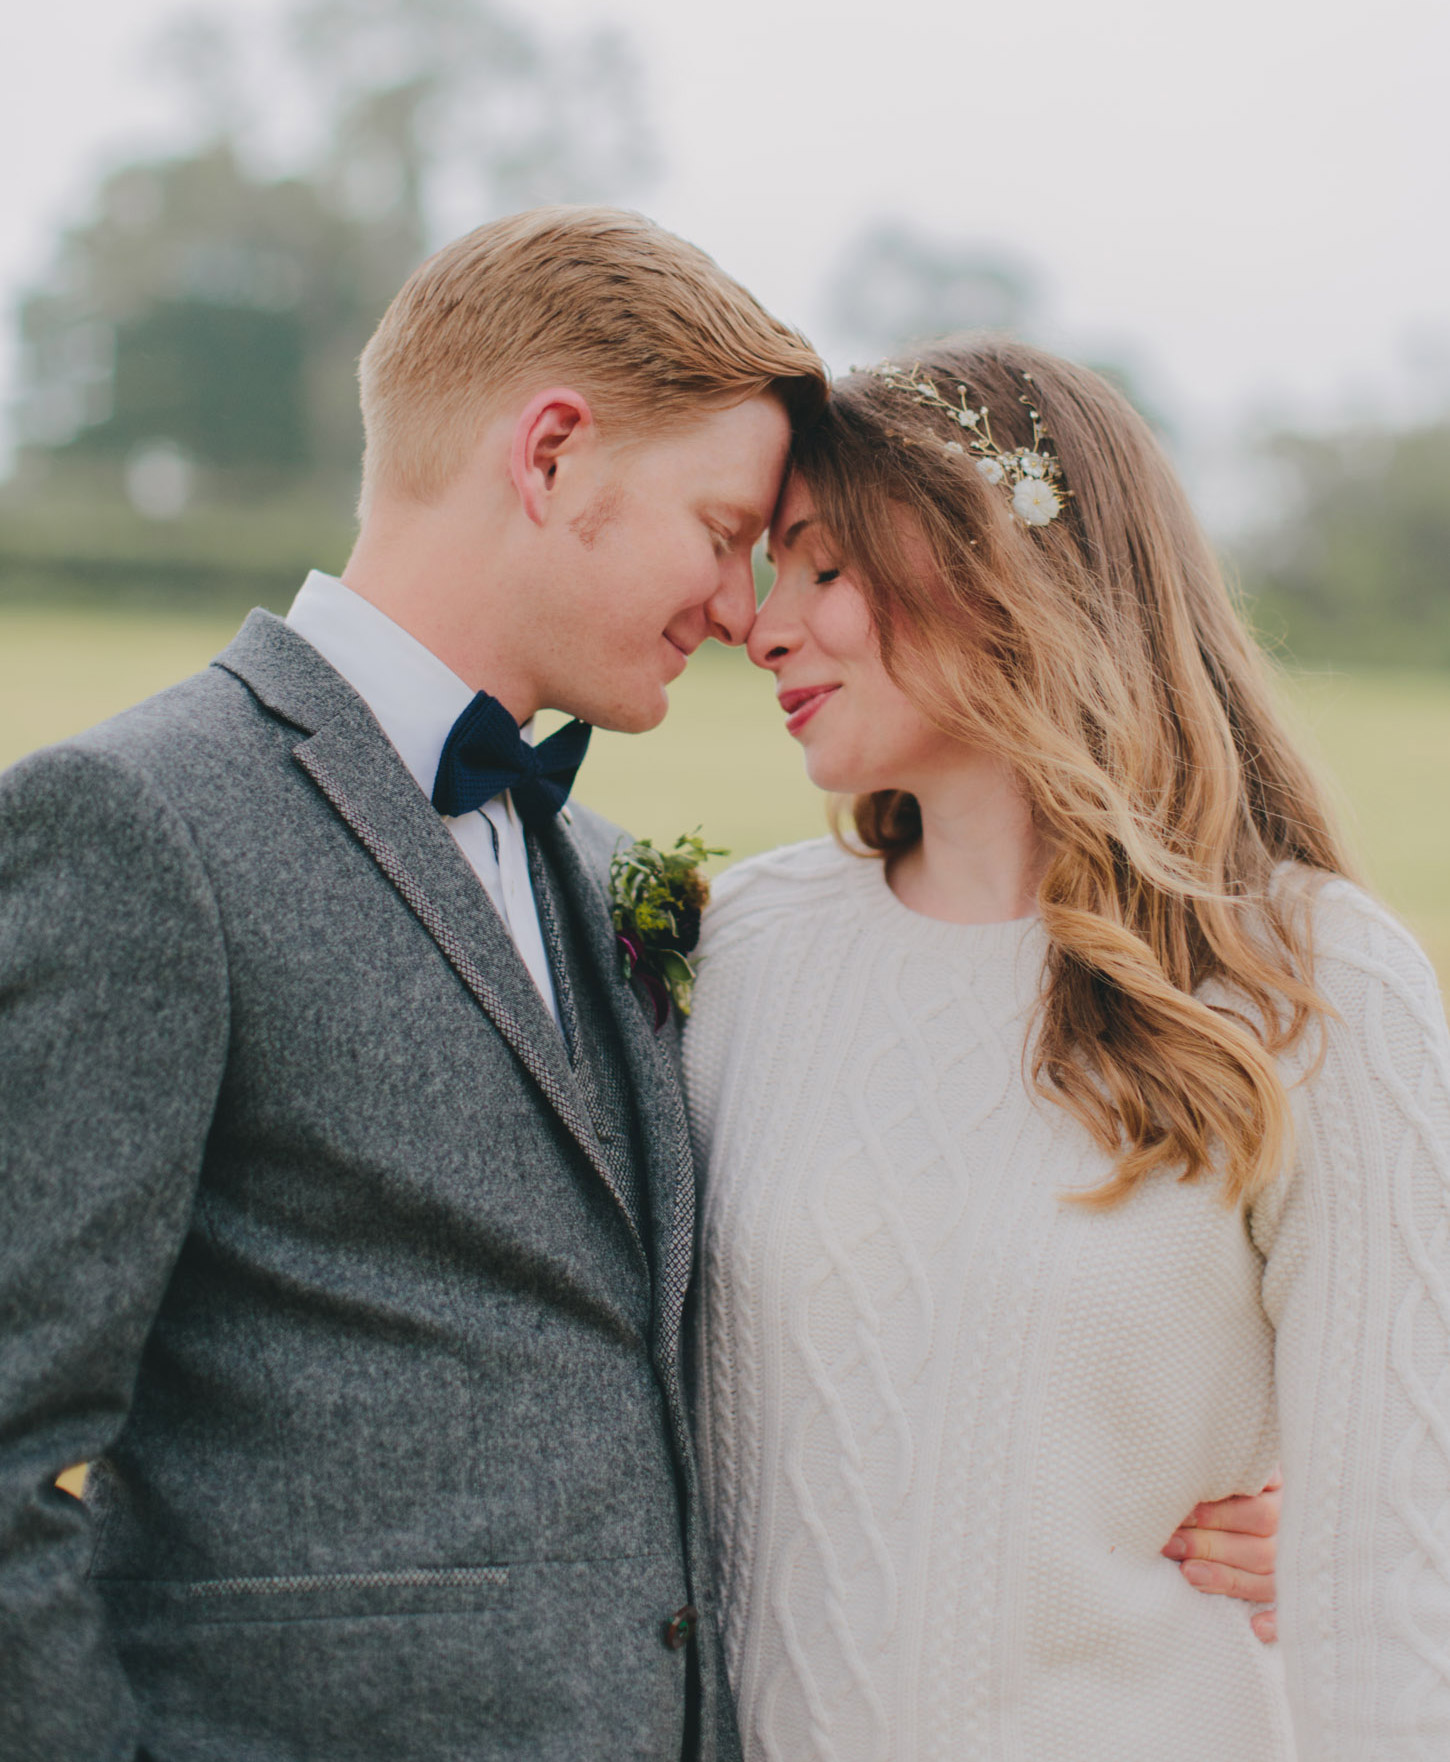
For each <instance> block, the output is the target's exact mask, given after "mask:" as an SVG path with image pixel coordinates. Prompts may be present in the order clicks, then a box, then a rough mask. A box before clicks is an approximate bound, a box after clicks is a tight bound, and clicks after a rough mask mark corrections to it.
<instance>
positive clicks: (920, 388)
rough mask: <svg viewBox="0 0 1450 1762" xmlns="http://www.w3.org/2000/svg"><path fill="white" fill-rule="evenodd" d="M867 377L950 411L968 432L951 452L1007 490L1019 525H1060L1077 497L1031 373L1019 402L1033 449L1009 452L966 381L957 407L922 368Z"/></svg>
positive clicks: (885, 365)
mask: <svg viewBox="0 0 1450 1762" xmlns="http://www.w3.org/2000/svg"><path fill="white" fill-rule="evenodd" d="M866 371H867V372H868V373H873V374H875V376H876V377H877V379H879V380H882V381H884V383H885V384H887V385H889V386H890V387H891V388H892V390H893V391H898V392H911V393H912V394H913V395H914V397H915V398H916V401H917V403H918V404H925V405H927V406H928V407H929V408H930V409H933V410H945V411H946V413H947V415H948V416H950V417H951V419H952V421H953V422H955V423H956V424H957V426H958V427H959V428H960V429H961V430H962V439H961V440H949V441H945V442H943V443H942V444H943V446H944V447H945V449H946V451H947V452H949V453H962V454H968V453H974V454H975V455H976V459H975V461H974V463H975V464H976V467H977V470H978V471H979V472H981V474H982V476H983V477H985V478H986V480H987V482H988V483H1000V484H1005V485H1006V487H1007V489H1008V490H1009V491H1010V492H1011V496H1012V514H1013V517H1014V519H1017V520H1020V521H1021V522H1022V524H1023V525H1024V526H1050V525H1051V524H1052V522H1053V521H1054V520H1056V518H1057V516H1058V515H1059V514H1060V513H1061V512H1062V504H1063V503H1064V502H1065V501H1066V500H1067V498H1068V497H1069V496H1070V495H1071V494H1072V491H1071V490H1070V489H1069V488H1068V487H1067V485H1066V484H1065V483H1064V482H1063V481H1062V465H1061V464H1060V462H1059V461H1058V457H1057V454H1056V453H1055V452H1054V451H1053V448H1052V442H1051V440H1050V439H1049V438H1048V436H1047V435H1046V434H1045V433H1044V432H1043V428H1042V417H1041V416H1040V415H1039V414H1038V411H1037V406H1036V404H1035V403H1034V401H1033V397H1032V390H1031V387H1032V375H1031V374H1030V373H1024V374H1023V375H1022V377H1023V379H1024V380H1026V382H1027V385H1028V388H1029V389H1028V390H1027V391H1025V392H1023V393H1022V394H1021V397H1020V399H1019V402H1020V403H1021V404H1022V406H1023V408H1024V409H1025V410H1026V412H1027V414H1028V415H1029V416H1030V417H1031V418H1032V444H1031V446H1026V447H1013V448H1011V449H1010V450H1009V449H1007V448H1004V447H999V446H998V445H997V443H996V441H994V440H993V439H992V418H991V417H990V416H989V415H988V413H987V406H986V405H985V404H970V403H968V402H967V388H966V387H965V386H964V385H963V384H962V382H961V381H960V380H953V381H952V384H953V385H954V386H955V387H956V389H957V396H956V401H955V402H953V401H952V399H951V398H947V397H943V396H942V394H941V393H940V392H939V391H938V390H937V388H936V382H935V381H934V380H932V379H930V378H928V377H927V375H926V374H924V373H923V372H922V371H921V366H920V364H919V363H918V364H917V365H915V366H913V367H912V368H911V371H910V372H907V371H906V370H905V369H904V368H901V367H896V366H893V365H892V363H891V362H889V361H882V362H881V363H880V364H879V365H878V366H876V367H868V368H867V369H866Z"/></svg>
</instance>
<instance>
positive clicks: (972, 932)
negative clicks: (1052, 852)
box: [853, 857, 1046, 957]
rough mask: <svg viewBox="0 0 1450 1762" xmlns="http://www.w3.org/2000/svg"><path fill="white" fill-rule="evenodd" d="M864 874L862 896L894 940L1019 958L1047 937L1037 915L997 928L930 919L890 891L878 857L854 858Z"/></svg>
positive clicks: (1006, 921) (1005, 921) (1010, 920)
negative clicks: (1017, 955)
mask: <svg viewBox="0 0 1450 1762" xmlns="http://www.w3.org/2000/svg"><path fill="white" fill-rule="evenodd" d="M853 860H854V861H856V862H858V863H859V865H860V867H861V868H862V869H863V870H864V871H865V874H864V875H863V876H862V877H861V880H862V893H863V896H864V898H865V901H866V904H867V905H868V907H869V909H870V910H871V911H872V912H873V913H874V914H875V915H876V918H877V921H878V922H880V923H882V924H884V925H889V926H890V927H891V932H892V934H893V935H894V936H897V937H900V938H901V939H902V940H904V941H909V942H910V943H911V945H912V946H915V947H926V948H930V949H934V950H938V951H940V952H942V953H944V954H945V953H950V952H959V953H969V954H971V955H973V956H977V957H980V956H982V955H989V954H1016V953H1018V952H1019V951H1020V950H1021V949H1023V948H1024V947H1026V946H1027V945H1028V944H1029V943H1030V942H1033V941H1037V940H1040V939H1042V938H1044V937H1045V936H1046V931H1045V930H1044V929H1043V926H1042V919H1041V917H1040V916H1038V914H1037V913H1035V912H1034V913H1033V914H1032V915H1031V916H1030V917H1026V918H1006V919H1003V920H1002V921H1001V922H999V923H996V924H957V923H954V922H953V921H952V920H951V919H949V918H931V917H928V916H927V915H926V914H925V913H924V912H917V911H913V910H912V908H911V907H910V906H909V905H904V904H903V903H902V901H901V900H899V899H898V898H897V897H896V895H895V894H894V893H893V892H892V891H891V884H890V882H889V881H888V880H887V879H886V864H885V862H884V861H883V860H882V859H881V858H879V857H869V858H854V859H853Z"/></svg>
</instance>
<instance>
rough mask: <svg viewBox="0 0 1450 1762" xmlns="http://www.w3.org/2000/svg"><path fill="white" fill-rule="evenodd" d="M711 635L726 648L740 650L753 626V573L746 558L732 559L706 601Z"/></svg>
mask: <svg viewBox="0 0 1450 1762" xmlns="http://www.w3.org/2000/svg"><path fill="white" fill-rule="evenodd" d="M705 616H706V618H707V619H708V620H709V622H710V634H711V636H713V637H714V638H715V640H716V642H723V643H724V644H725V645H726V647H727V648H739V647H740V645H741V643H743V642H744V641H745V640H746V638H747V637H748V636H749V635H750V631H751V626H752V625H753V624H754V623H755V571H754V569H753V568H752V567H751V563H750V558H749V556H748V555H747V556H741V557H732V558H731V559H730V560H729V562H728V563H727V564H726V567H725V570H724V572H723V574H722V575H721V578H720V585H719V586H718V587H717V588H716V589H715V591H714V593H712V594H711V595H710V597H709V599H708V600H706V602H705Z"/></svg>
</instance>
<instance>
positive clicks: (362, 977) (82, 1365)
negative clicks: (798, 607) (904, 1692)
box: [0, 209, 1209, 1762]
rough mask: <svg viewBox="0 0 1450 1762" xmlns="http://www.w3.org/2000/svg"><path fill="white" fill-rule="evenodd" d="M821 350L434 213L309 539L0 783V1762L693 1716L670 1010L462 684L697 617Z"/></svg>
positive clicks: (680, 1727)
mask: <svg viewBox="0 0 1450 1762" xmlns="http://www.w3.org/2000/svg"><path fill="white" fill-rule="evenodd" d="M824 393H825V380H824V373H823V369H822V367H821V364H820V362H819V360H818V359H817V357H816V356H815V355H814V354H813V353H812V352H811V351H810V349H809V348H808V347H807V346H806V345H805V344H804V343H803V342H802V340H801V339H800V338H799V337H798V336H797V335H795V333H793V332H792V331H790V330H788V329H786V328H785V327H784V326H783V325H781V324H779V323H777V322H776V321H775V320H773V319H772V318H770V317H769V316H768V315H767V314H766V313H764V312H763V311H762V310H761V309H760V307H759V306H758V305H756V303H755V302H754V301H753V300H752V299H751V298H750V297H749V295H747V294H746V293H745V292H744V291H743V290H742V289H741V288H740V287H738V286H737V285H736V284H735V283H734V282H732V281H730V280H729V279H728V278H727V277H726V276H724V275H723V274H722V273H721V272H720V270H719V269H718V268H717V267H716V266H715V265H714V264H713V263H712V262H711V261H710V260H709V259H708V258H706V257H704V256H703V255H702V254H701V253H699V252H698V251H695V250H694V249H693V248H691V247H690V246H688V245H685V244H683V243H682V242H681V241H679V240H678V239H675V238H673V237H671V236H670V235H669V234H666V233H664V232H662V231H660V230H659V229H658V228H656V227H654V226H652V225H650V224H649V223H648V222H646V221H644V220H642V219H640V218H638V217H636V216H632V215H626V214H620V213H615V212H612V211H607V210H599V209H560V210H549V211H543V212H536V213H532V214H525V215H519V216H515V217H513V218H512V219H509V220H505V221H501V222H498V223H496V224H494V225H490V226H486V227H483V228H480V229H479V230H478V231H477V232H475V233H472V234H470V235H469V236H468V237H467V238H465V239H462V240H460V241H459V242H458V243H456V244H454V245H452V246H450V247H449V248H448V249H446V250H445V251H443V252H441V253H440V254H439V255H438V256H437V257H435V258H433V259H432V260H431V261H430V262H429V263H427V264H425V265H424V266H423V268H422V269H421V270H420V271H419V272H418V273H417V275H415V276H414V278H413V279H412V281H410V282H409V284H408V286H407V287H405V288H404V290H403V291H402V293H401V294H400V295H399V296H398V298H397V300H396V301H395V302H394V304H393V306H392V307H391V308H390V310H389V312H388V314H387V316H386V317H385V318H384V320H383V322H382V325H381V327H380V328H379V330H378V333H377V335H376V336H375V337H374V338H373V340H372V342H371V343H370V345H369V347H368V349H367V352H366V354H365V355H364V357H363V362H362V397H363V410H364V417H365V422H366V428H367V456H366V462H365V470H364V490H363V507H362V525H361V531H360V535H359V538H358V543H357V547H356V549H355V551H354V553H353V556H352V558H351V559H350V561H349V563H348V565H347V568H346V570H345V572H344V579H343V581H338V580H334V579H332V578H330V577H327V576H322V575H316V574H314V575H313V576H311V577H309V579H308V581H307V583H306V584H305V585H304V587H303V589H302V591H301V592H300V594H299V595H298V598H297V601H296V603H295V605H294V607H293V609H292V612H291V614H290V615H289V617H288V619H287V620H286V621H285V622H283V621H279V620H278V619H276V618H272V617H270V616H268V615H267V614H265V613H261V612H257V613H253V614H252V616H251V618H249V619H248V621H247V623H246V625H245V626H244V627H243V629H242V631H241V633H240V634H239V635H238V637H237V638H236V639H235V640H234V641H233V643H232V644H231V645H230V647H229V648H227V649H226V651H225V652H224V653H223V654H222V655H221V656H219V657H218V660H217V662H216V663H215V664H214V665H213V666H212V667H211V668H209V669H208V670H207V671H206V672H205V673H203V674H200V675H198V676H197V677H196V678H194V679H191V680H188V681H187V682H186V683H184V684H182V685H180V686H177V687H175V688H174V689H172V690H171V691H169V692H165V693H163V694H162V695H161V696H160V697H158V698H155V699H153V700H152V701H151V702H150V703H147V704H143V705H141V706H139V707H138V708H137V709H135V710H132V711H129V712H127V713H126V714H125V715H122V716H120V717H117V718H116V719H115V720H114V721H112V722H109V723H107V724H105V725H103V726H102V727H100V728H97V729H94V730H92V731H91V732H90V733H88V734H86V735H83V736H81V737H79V738H78V739H76V740H73V741H70V742H67V743H65V744H64V745H62V746H60V747H56V748H52V749H51V750H49V751H47V752H43V753H39V754H36V755H34V756H33V757H32V758H31V759H29V760H26V761H24V762H23V763H22V764H20V765H18V766H17V767H15V769H14V770H13V771H11V772H10V773H9V774H8V775H7V776H6V777H5V778H4V779H3V781H0V1328H3V1356H0V1757H3V1758H4V1762H101V1759H102V1758H105V1759H106V1762H113V1759H116V1762H129V1759H134V1758H143V1757H144V1758H150V1759H151V1762H183V1759H187V1762H189V1759H192V1758H215V1759H217V1762H293V1759H298V1762H300V1759H301V1758H304V1757H305V1758H308V1759H315V1762H354V1759H363V1758H367V1759H369V1762H371V1759H373V1758H376V1759H378V1762H383V1759H386V1762H462V1759H463V1758H468V1759H469V1762H483V1759H491V1758H495V1757H519V1758H524V1757H527V1758H531V1759H539V1762H547V1759H550V1758H559V1759H561V1762H562V1759H564V1758H568V1759H569V1762H575V1759H582V1758H590V1759H595V1758H599V1759H608V1758H614V1757H620V1758H623V1757H626V1756H628V1757H641V1758H649V1759H658V1762H676V1758H680V1757H682V1756H684V1757H689V1758H695V1757H699V1758H702V1759H711V1758H720V1759H729V1758H733V1757H735V1756H736V1755H737V1754H738V1741H737V1738H736V1734H735V1729H734V1724H733V1718H732V1714H731V1710H730V1704H729V1697H728V1692H727V1689H726V1686H725V1679H724V1671H723V1666H722V1660H721V1656H720V1650H719V1642H718V1639H717V1636H716V1630H715V1627H714V1624H713V1619H712V1611H711V1607H710V1589H709V1582H708V1573H707V1565H706V1544H705V1539H704V1533H703V1525H702V1517H701V1511H700V1503H699V1495H698V1488H697V1484H696V1477H695V1469H694V1463H693V1458H692V1455H691V1450H690V1443H689V1438H688V1433H687V1429H686V1420H685V1413H684V1403H683V1398H682V1392H681V1381H680V1363H679V1338H680V1324H681V1311H682V1305H683V1302H684V1295H685V1288H686V1284H687V1280H688V1276H689V1271H690V1261H691V1253H692V1242H693V1231H694V1190H693V1182H692V1174H691V1165H690V1151H689V1144H688V1140H687V1135H686V1128H685V1121H684V1118H683V1112H682V1108H681V1103H680V1095H679V1088H678V1081H677V1073H676V1068H675V1063H674V1057H673V1049H672V1043H671V1039H670V1033H669V1031H668V1030H667V1031H666V1032H665V1033H662V1034H660V1035H658V1036H657V1035H656V1034H655V1033H654V1031H653V1017H652V1013H651V1012H650V1010H649V1006H648V1005H647V1004H646V1003H645V1002H643V1001H642V1000H641V999H640V998H638V997H637V996H636V995H635V994H634V992H633V991H632V990H631V988H630V987H629V986H628V985H627V984H626V983H625V982H624V981H623V979H622V978H621V975H620V963H619V958H618V954H617V950H616V948H615V945H614V941H613V933H612V929H611V925H610V921H609V906H608V899H607V886H608V866H609V859H610V856H611V854H612V851H613V849H614V846H615V842H616V836H617V835H616V833H615V830H614V829H613V828H611V827H609V826H607V825H606V824H604V823H603V822H602V821H600V820H599V819H598V818H597V816H595V815H593V814H591V813H589V812H587V811H586V810H584V809H582V808H578V807H575V808H572V809H565V810H564V811H563V812H558V813H556V812H555V811H554V810H555V809H556V808H557V807H558V804H559V802H560V800H561V799H562V796H563V793H564V790H565V788H566V787H567V782H568V779H569V776H570V774H571V772H572V768H573V766H574V765H575V764H576V763H577V761H578V758H579V754H580V742H579V737H578V732H577V731H576V732H575V734H573V735H565V736H563V737H562V743H561V745H558V746H546V747H545V748H542V749H541V750H540V752H539V754H538V755H537V757H535V756H534V755H532V754H531V753H530V752H529V750H528V749H527V747H526V746H525V745H524V744H523V742H522V741H521V739H520V738H519V737H518V736H516V735H515V734H514V729H515V727H516V726H520V725H524V724H527V723H528V721H529V719H530V718H531V717H532V716H533V714H534V712H535V711H536V710H538V709H539V708H541V707H544V706H553V707H557V708H562V709H564V710H566V711H569V712H572V713H573V714H574V715H575V716H577V717H578V718H580V719H581V721H582V722H584V723H587V724H592V725H598V726H603V727H608V728H617V729H626V730H640V729H645V728H649V727H652V726H654V725H655V724H657V723H658V722H659V721H660V719H661V717H662V716H663V715H664V713H665V708H666V696H665V692H666V687H667V686H668V684H669V683H670V681H671V680H672V679H674V678H676V677H677V676H678V675H679V673H680V672H681V671H682V669H683V668H684V665H685V661H686V657H687V656H688V655H689V654H690V653H691V652H692V651H693V650H694V649H695V648H696V647H698V645H699V644H700V643H701V642H702V641H703V640H704V639H705V638H706V637H707V636H711V635H713V636H715V637H717V638H718V639H720V640H721V641H723V642H727V643H738V642H740V641H741V640H743V638H744V636H745V634H746V632H747V629H748V627H749V624H750V622H751V619H752V617H753V613H754V597H753V584H752V579H751V568H750V549H751V545H752V543H753V542H754V540H755V538H756V537H757V536H758V535H759V533H760V532H761V531H762V530H763V529H764V527H765V524H766V522H767V520H768V519H769V516H770V513H771V509H772V507H773V505H774V502H775V498H776V493H777V489H778V487H779V482H780V477H781V473H782V469H783V465H784V461H785V455H786V449H787V445H788V439H789V433H790V426H791V423H792V422H793V421H798V420H802V419H806V418H808V417H809V415H810V413H811V411H812V410H814V409H816V408H818V407H819V405H820V403H821V401H822V400H823V398H824ZM344 583H345V585H344ZM485 689H486V692H487V693H488V697H487V698H483V697H482V696H480V697H478V698H475V695H474V694H475V692H479V693H482V692H483V691H484V690H485ZM83 1460H84V1461H89V1462H90V1464H91V1470H90V1475H89V1479H88V1482H87V1489H86V1503H85V1506H84V1507H82V1506H81V1505H80V1504H78V1503H77V1502H76V1501H74V1500H72V1499H70V1498H69V1497H68V1496H67V1495H66V1494H64V1493H61V1492H59V1491H57V1490H56V1489H55V1486H54V1481H55V1477H56V1475H57V1474H58V1473H59V1472H60V1471H61V1470H62V1469H64V1468H65V1467H66V1466H67V1465H68V1464H70V1463H74V1462H78V1461H83ZM1208 1545H1209V1544H1208V1543H1206V1542H1205V1541H1203V1539H1202V1538H1201V1537H1200V1536H1198V1535H1196V1534H1195V1533H1194V1532H1188V1540H1187V1541H1186V1542H1185V1546H1186V1547H1188V1548H1190V1550H1191V1551H1193V1552H1201V1551H1204V1550H1205V1549H1206V1548H1207V1547H1208Z"/></svg>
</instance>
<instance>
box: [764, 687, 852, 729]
mask: <svg viewBox="0 0 1450 1762" xmlns="http://www.w3.org/2000/svg"><path fill="white" fill-rule="evenodd" d="M840 689H841V688H840V686H839V685H801V686H797V687H796V688H795V689H794V690H792V691H778V692H777V693H776V694H775V695H776V698H777V700H778V702H779V704H780V707H781V709H783V710H784V711H785V715H786V723H785V731H786V733H787V734H799V733H800V731H801V729H802V728H804V727H805V725H806V723H807V722H809V721H810V719H811V717H812V716H814V715H815V713H816V711H817V710H818V709H820V707H821V705H822V704H823V703H824V702H825V701H826V699H827V698H828V697H829V696H830V695H831V693H832V692H833V691H839V690H840Z"/></svg>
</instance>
